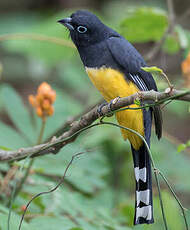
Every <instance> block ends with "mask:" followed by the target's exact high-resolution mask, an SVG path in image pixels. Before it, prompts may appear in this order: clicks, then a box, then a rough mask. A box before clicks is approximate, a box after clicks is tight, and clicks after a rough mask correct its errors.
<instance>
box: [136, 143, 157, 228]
mask: <svg viewBox="0 0 190 230" xmlns="http://www.w3.org/2000/svg"><path fill="white" fill-rule="evenodd" d="M132 153H133V161H134V170H135V179H136V196H135V217H134V224H135V225H137V224H151V223H153V222H154V219H153V202H152V175H151V161H150V157H149V154H148V151H147V149H146V146H145V144H143V145H142V146H141V147H140V149H138V150H135V149H134V148H133V147H132Z"/></svg>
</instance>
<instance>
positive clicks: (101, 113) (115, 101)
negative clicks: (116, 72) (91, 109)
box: [97, 97, 120, 117]
mask: <svg viewBox="0 0 190 230" xmlns="http://www.w3.org/2000/svg"><path fill="white" fill-rule="evenodd" d="M119 98H120V97H116V98H114V99H113V100H111V101H110V102H109V103H103V104H101V105H99V106H98V109H97V112H98V114H99V116H100V117H101V116H103V115H104V114H103V112H102V108H103V107H104V106H108V114H106V116H107V117H111V116H113V113H112V111H113V109H112V107H113V105H115V104H116V103H117V101H118V100H119Z"/></svg>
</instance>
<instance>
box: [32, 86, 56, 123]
mask: <svg viewBox="0 0 190 230" xmlns="http://www.w3.org/2000/svg"><path fill="white" fill-rule="evenodd" d="M55 99H56V92H55V91H54V90H52V88H51V86H50V85H49V84H48V83H46V82H43V83H42V84H41V85H40V86H39V87H38V90H37V94H36V95H29V97H28V100H29V103H30V104H31V105H32V106H33V107H34V108H35V111H36V114H37V115H38V116H39V117H41V118H42V119H43V120H45V119H46V117H47V116H52V115H53V113H54V108H53V103H54V102H55Z"/></svg>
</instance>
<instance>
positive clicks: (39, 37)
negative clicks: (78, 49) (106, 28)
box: [0, 33, 75, 48]
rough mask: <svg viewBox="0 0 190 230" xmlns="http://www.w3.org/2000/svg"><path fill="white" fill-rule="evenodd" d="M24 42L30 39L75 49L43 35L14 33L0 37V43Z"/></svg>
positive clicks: (65, 41)
mask: <svg viewBox="0 0 190 230" xmlns="http://www.w3.org/2000/svg"><path fill="white" fill-rule="evenodd" d="M21 39H22V40H24V39H27V40H28V39H31V40H37V41H46V42H51V43H54V44H56V45H61V46H67V47H70V48H75V47H74V45H73V43H72V42H70V41H67V40H64V39H61V38H57V37H52V36H47V35H43V34H35V33H32V34H27V33H26V34H25V33H15V34H4V35H0V42H3V41H7V40H21Z"/></svg>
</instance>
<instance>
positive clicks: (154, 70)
mask: <svg viewBox="0 0 190 230" xmlns="http://www.w3.org/2000/svg"><path fill="white" fill-rule="evenodd" d="M141 69H142V70H144V71H146V72H149V73H152V74H160V75H161V74H162V73H163V70H162V69H160V68H158V67H156V66H151V67H141Z"/></svg>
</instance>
